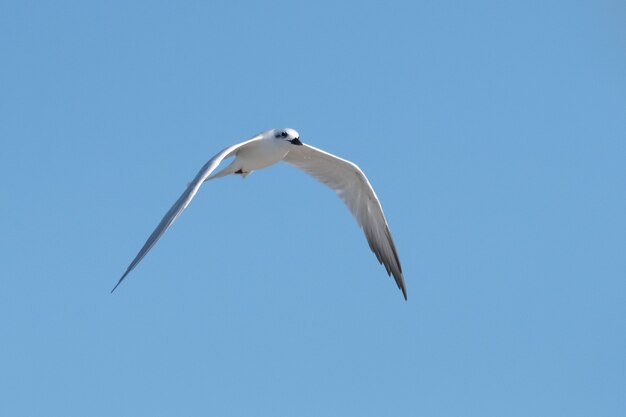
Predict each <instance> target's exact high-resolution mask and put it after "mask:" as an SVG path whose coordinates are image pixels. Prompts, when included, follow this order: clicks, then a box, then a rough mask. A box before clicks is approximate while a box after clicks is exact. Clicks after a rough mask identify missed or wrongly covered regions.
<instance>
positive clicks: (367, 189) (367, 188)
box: [284, 144, 407, 299]
mask: <svg viewBox="0 0 626 417" xmlns="http://www.w3.org/2000/svg"><path fill="white" fill-rule="evenodd" d="M284 161H285V162H287V163H289V164H291V165H293V166H295V167H296V168H298V169H301V170H302V171H304V172H306V173H307V174H309V175H311V176H313V177H314V178H316V179H317V180H319V181H320V182H322V183H324V184H325V185H327V186H328V187H330V188H331V189H333V190H334V191H335V192H336V193H337V195H338V196H339V197H340V198H341V199H342V200H343V202H344V203H345V204H346V206H348V209H349V210H350V212H351V213H352V215H353V216H354V217H356V219H357V221H358V223H359V225H360V226H361V228H362V229H363V232H364V233H365V237H366V238H367V242H368V243H369V246H370V249H371V250H372V252H374V254H375V255H376V258H377V259H378V261H379V262H380V263H381V264H383V265H384V266H385V269H386V270H387V274H389V275H393V277H394V279H395V281H396V284H397V285H398V288H399V289H400V290H402V294H403V295H404V298H405V299H406V298H407V294H406V286H405V284H404V277H403V275H402V267H401V265H400V260H399V259H398V253H397V251H396V247H395V244H394V243H393V238H392V237H391V232H390V231H389V226H388V225H387V221H386V219H385V215H384V214H383V209H382V207H381V205H380V201H379V200H378V197H377V196H376V193H375V192H374V189H373V188H372V186H371V185H370V183H369V181H368V180H367V177H366V176H365V174H364V173H363V171H361V169H360V168H359V167H358V166H356V165H355V164H353V163H352V162H350V161H347V160H345V159H341V158H339V157H337V156H335V155H332V154H329V153H328V152H324V151H322V150H321V149H317V148H314V147H313V146H309V145H306V144H305V145H302V146H294V147H292V149H291V150H290V151H289V153H288V154H287V156H286V157H285V159H284Z"/></svg>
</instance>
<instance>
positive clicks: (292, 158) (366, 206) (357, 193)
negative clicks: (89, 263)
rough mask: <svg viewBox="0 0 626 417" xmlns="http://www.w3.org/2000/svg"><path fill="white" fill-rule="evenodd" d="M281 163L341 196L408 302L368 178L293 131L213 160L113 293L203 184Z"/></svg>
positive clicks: (273, 132) (270, 134)
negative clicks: (283, 162)
mask: <svg viewBox="0 0 626 417" xmlns="http://www.w3.org/2000/svg"><path fill="white" fill-rule="evenodd" d="M228 157H234V160H233V161H232V162H231V163H230V164H229V165H228V166H226V167H225V168H224V169H222V170H221V171H218V172H217V173H215V174H213V171H214V170H215V169H216V168H217V166H218V165H219V164H220V163H221V162H222V161H223V160H224V159H225V158H228ZM280 161H285V162H287V163H288V164H290V165H293V166H295V167H296V168H299V169H301V170H302V171H304V172H306V173H308V174H310V175H312V176H313V177H315V178H316V179H318V180H319V181H321V182H322V183H324V184H325V185H327V186H328V187H330V188H332V189H333V190H334V191H335V192H336V193H337V195H338V196H339V197H340V198H341V199H342V200H343V201H344V203H345V204H346V205H347V206H348V208H349V209H350V211H351V213H352V214H353V215H354V216H355V217H356V219H357V221H358V222H359V225H360V226H361V228H362V229H363V231H364V233H365V236H366V238H367V241H368V243H369V246H370V248H371V249H372V251H373V252H374V254H375V255H376V258H377V259H378V261H379V262H380V263H382V264H383V265H384V266H385V269H386V270H387V273H388V274H389V275H393V277H394V279H395V280H396V284H397V285H398V288H400V289H401V290H402V293H403V295H404V298H405V299H406V287H405V284H404V278H403V276H402V267H401V266H400V260H399V259H398V254H397V252H396V248H395V245H394V243H393V239H392V237H391V233H390V232H389V227H388V226H387V221H386V220H385V216H384V214H383V211H382V207H381V205H380V202H379V201H378V198H377V197H376V193H374V189H373V188H372V186H371V185H370V183H369V181H368V180H367V178H366V177H365V174H363V172H362V171H361V170H360V169H359V167H357V166H356V165H355V164H353V163H352V162H350V161H346V160H344V159H341V158H338V157H336V156H334V155H331V154H329V153H327V152H324V151H322V150H319V149H316V148H314V147H312V146H309V145H304V144H303V143H302V142H300V135H299V134H298V132H296V131H295V130H293V129H270V130H267V131H265V132H263V133H261V134H259V135H257V136H254V137H253V138H251V139H249V140H247V141H245V142H242V143H240V144H237V145H233V146H229V147H227V148H225V149H224V150H222V151H221V152H219V153H218V154H217V155H215V156H214V157H213V158H211V159H210V160H209V161H208V162H207V163H206V164H205V165H204V166H203V167H202V168H201V169H200V171H199V172H198V174H197V175H196V177H195V178H194V179H193V181H192V182H190V183H189V185H188V186H187V189H185V191H184V192H183V194H182V195H181V196H180V197H179V198H178V200H177V201H176V202H175V203H174V205H173V206H172V207H171V208H170V209H169V211H168V212H167V213H166V214H165V216H164V217H163V219H162V220H161V222H160V223H159V224H158V225H157V227H156V229H155V230H154V231H153V232H152V234H151V235H150V237H148V240H147V241H146V243H145V244H144V246H143V247H142V248H141V250H140V251H139V253H138V254H137V256H136V257H135V259H134V260H133V261H132V262H131V263H130V265H129V266H128V268H127V269H126V272H125V273H124V274H123V275H122V277H121V278H120V279H119V281H118V282H117V284H116V285H115V287H114V288H113V290H112V291H111V292H113V291H115V288H117V286H118V285H119V284H120V283H121V282H122V281H123V280H124V278H125V277H126V275H128V273H129V272H130V271H132V270H133V269H134V268H135V266H137V264H138V263H139V262H140V261H141V260H142V259H143V257H144V256H145V255H146V254H147V253H148V251H150V249H151V248H152V247H153V246H154V244H155V243H156V242H157V240H158V239H159V238H160V237H161V236H162V235H163V233H164V232H165V231H166V230H167V229H168V228H169V227H170V226H171V225H172V223H174V221H175V220H176V219H177V218H178V216H179V215H180V214H181V213H182V211H183V210H184V209H185V208H186V207H187V205H188V204H189V202H190V201H191V199H193V197H194V196H195V194H196V193H197V192H198V189H199V188H200V186H201V185H202V184H203V183H204V182H206V181H208V180H212V179H215V178H220V177H223V176H225V175H229V174H238V175H241V176H243V177H245V176H247V175H249V174H250V173H252V172H253V171H256V170H260V169H263V168H267V167H269V166H271V165H274V164H275V163H277V162H280Z"/></svg>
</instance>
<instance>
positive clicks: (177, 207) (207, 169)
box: [111, 136, 260, 292]
mask: <svg viewBox="0 0 626 417" xmlns="http://www.w3.org/2000/svg"><path fill="white" fill-rule="evenodd" d="M258 140H260V136H255V137H253V138H252V139H249V140H247V141H245V142H242V143H239V144H237V145H232V146H229V147H228V148H225V149H223V150H222V151H221V152H219V153H218V154H217V155H215V156H214V157H213V158H211V159H210V160H209V161H208V162H207V163H206V164H204V166H203V167H202V168H201V169H200V171H199V172H198V174H197V175H196V177H195V178H194V179H193V181H191V182H190V183H189V185H188V186H187V188H186V189H185V191H184V192H183V194H182V195H181V196H180V197H179V198H178V200H176V202H175V203H174V205H173V206H172V207H171V208H170V209H169V210H168V212H167V213H165V216H163V218H162V219H161V222H160V223H159V224H158V226H157V227H156V229H154V231H153V232H152V234H151V235H150V237H149V238H148V240H146V243H144V245H143V247H142V248H141V250H140V251H139V253H138V254H137V256H135V259H133V261H132V262H131V263H130V265H128V268H126V272H124V275H122V277H121V278H120V279H119V281H118V282H117V284H115V287H113V289H112V290H111V292H113V291H115V289H116V288H117V286H118V285H120V284H121V283H122V281H123V280H124V278H126V275H128V273H129V272H130V271H132V270H133V268H135V267H136V266H137V264H138V263H139V262H141V260H142V259H143V257H144V256H146V254H147V253H148V252H149V251H150V249H152V247H153V246H154V244H155V243H156V242H157V241H158V240H159V238H160V237H161V236H162V235H163V233H165V231H166V230H167V229H168V228H169V227H170V226H171V225H172V223H174V221H175V220H176V219H177V218H178V216H180V214H181V213H182V212H183V210H185V208H186V207H187V205H189V202H190V201H191V199H192V198H193V197H194V196H195V195H196V193H197V192H198V189H200V186H201V185H202V183H203V182H204V181H206V180H207V179H208V178H209V176H210V175H211V173H212V172H213V171H214V170H215V168H217V167H218V165H219V164H220V163H221V162H222V161H223V160H224V159H225V158H228V157H229V156H232V155H234V154H236V153H237V151H239V150H240V149H241V148H243V147H245V146H246V145H248V144H249V143H251V142H255V141H258Z"/></svg>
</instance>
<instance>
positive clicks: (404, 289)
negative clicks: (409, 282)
mask: <svg viewBox="0 0 626 417" xmlns="http://www.w3.org/2000/svg"><path fill="white" fill-rule="evenodd" d="M400 289H401V290H402V295H403V296H404V301H409V299H408V298H407V296H406V288H404V287H402V288H400Z"/></svg>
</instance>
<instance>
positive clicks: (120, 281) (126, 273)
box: [111, 271, 130, 294]
mask: <svg viewBox="0 0 626 417" xmlns="http://www.w3.org/2000/svg"><path fill="white" fill-rule="evenodd" d="M128 272H130V271H126V272H124V275H122V278H120V280H119V281H117V284H115V287H113V289H112V290H111V294H113V291H115V289H116V288H117V287H118V286H119V285H120V284H121V283H122V281H124V278H126V275H128Z"/></svg>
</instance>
